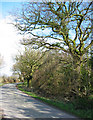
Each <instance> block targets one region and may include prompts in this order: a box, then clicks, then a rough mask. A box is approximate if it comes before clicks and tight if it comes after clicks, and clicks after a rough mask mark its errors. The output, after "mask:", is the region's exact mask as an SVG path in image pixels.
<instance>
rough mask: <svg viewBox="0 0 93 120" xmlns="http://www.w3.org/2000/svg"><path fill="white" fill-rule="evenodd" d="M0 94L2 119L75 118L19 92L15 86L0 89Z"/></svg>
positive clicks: (5, 86) (10, 85)
mask: <svg viewBox="0 0 93 120" xmlns="http://www.w3.org/2000/svg"><path fill="white" fill-rule="evenodd" d="M0 94H1V95H0V108H1V110H2V111H3V117H4V118H76V117H75V116H72V115H69V114H67V113H65V112H63V111H61V110H58V109H56V108H54V107H50V106H49V105H46V104H44V103H42V102H40V101H38V100H36V99H34V98H32V97H30V96H28V95H27V94H25V93H23V92H21V91H19V90H18V89H17V88H16V84H5V85H4V86H2V87H0ZM1 116H2V115H1Z"/></svg>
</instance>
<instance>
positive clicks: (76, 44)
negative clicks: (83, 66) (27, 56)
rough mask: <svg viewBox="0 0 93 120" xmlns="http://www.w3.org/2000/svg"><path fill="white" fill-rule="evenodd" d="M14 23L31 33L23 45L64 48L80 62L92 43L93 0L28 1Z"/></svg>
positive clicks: (19, 28) (21, 30)
mask: <svg viewBox="0 0 93 120" xmlns="http://www.w3.org/2000/svg"><path fill="white" fill-rule="evenodd" d="M14 25H15V26H16V28H18V30H20V33H21V34H28V35H29V36H30V37H29V38H24V39H23V41H22V43H23V44H25V45H28V44H33V45H38V47H45V48H49V49H58V50H62V51H64V52H67V53H70V54H71V55H72V56H73V58H74V60H75V62H76V63H77V62H78V61H79V63H78V64H80V63H81V61H82V57H83V55H84V54H85V53H86V51H87V50H88V49H89V48H90V47H91V46H92V45H93V40H92V38H91V34H92V2H37V3H35V2H28V3H27V4H25V5H24V6H23V9H22V12H21V15H20V16H19V17H18V16H17V17H16V23H15V24H14Z"/></svg>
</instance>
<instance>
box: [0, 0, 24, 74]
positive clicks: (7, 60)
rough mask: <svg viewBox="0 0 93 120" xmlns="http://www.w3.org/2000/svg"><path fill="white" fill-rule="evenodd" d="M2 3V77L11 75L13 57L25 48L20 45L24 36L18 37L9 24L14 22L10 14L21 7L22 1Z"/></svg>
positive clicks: (0, 7)
mask: <svg viewBox="0 0 93 120" xmlns="http://www.w3.org/2000/svg"><path fill="white" fill-rule="evenodd" d="M2 1H3V2H2ZM2 1H0V54H1V56H3V59H4V66H3V68H2V69H0V75H11V74H12V71H11V68H12V65H13V64H14V61H13V57H14V56H15V55H16V54H17V52H18V50H21V49H22V48H23V47H22V45H20V44H19V40H20V39H21V38H22V36H20V35H18V34H17V31H16V29H15V28H14V27H13V25H11V24H9V23H10V22H12V19H11V18H13V17H12V16H11V15H10V13H11V12H12V11H14V10H15V9H16V8H17V7H18V8H20V7H21V6H20V1H22V0H15V2H11V1H13V0H10V2H8V0H6V1H7V2H4V0H2ZM17 1H19V2H17Z"/></svg>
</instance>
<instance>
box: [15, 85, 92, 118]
mask: <svg viewBox="0 0 93 120" xmlns="http://www.w3.org/2000/svg"><path fill="white" fill-rule="evenodd" d="M17 88H18V89H19V90H21V91H23V92H24V93H26V94H28V95H29V96H32V97H34V98H36V99H38V100H41V101H43V102H45V103H47V104H49V105H52V106H55V107H57V108H59V109H61V110H64V111H66V112H68V113H70V114H73V115H75V116H77V117H80V118H92V117H93V116H92V110H91V109H83V108H82V109H76V108H75V106H76V105H77V104H78V103H75V102H74V103H71V102H68V103H65V102H59V101H56V100H51V99H48V98H45V97H42V96H40V95H37V94H35V93H33V92H29V91H27V90H26V89H25V87H24V86H23V85H22V84H19V85H17ZM83 102H84V101H83ZM85 104H86V103H85ZM86 105H87V104H86Z"/></svg>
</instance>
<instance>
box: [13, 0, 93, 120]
mask: <svg viewBox="0 0 93 120" xmlns="http://www.w3.org/2000/svg"><path fill="white" fill-rule="evenodd" d="M13 25H14V26H15V27H16V28H17V30H18V31H19V33H20V34H23V35H24V38H23V40H22V41H21V44H22V45H24V46H25V50H24V51H23V53H19V55H16V57H15V64H14V66H13V71H14V74H17V75H18V76H19V79H20V81H23V82H24V84H23V85H21V86H20V85H19V86H18V87H19V89H20V90H22V91H24V92H26V93H28V94H30V95H32V96H34V97H36V98H38V99H42V100H43V101H46V102H48V103H50V104H54V105H55V106H57V107H58V106H59V108H61V109H63V110H66V111H67V112H71V113H74V114H75V115H77V116H80V117H82V118H92V117H93V114H92V113H93V40H92V37H91V35H92V29H93V25H92V2H82V1H81V2H71V1H69V2H56V1H55V2H40V3H39V2H37V3H34V2H28V3H25V5H24V6H23V8H22V11H21V14H20V15H19V14H15V22H14V23H13ZM53 101H56V102H53Z"/></svg>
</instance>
